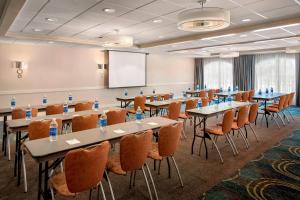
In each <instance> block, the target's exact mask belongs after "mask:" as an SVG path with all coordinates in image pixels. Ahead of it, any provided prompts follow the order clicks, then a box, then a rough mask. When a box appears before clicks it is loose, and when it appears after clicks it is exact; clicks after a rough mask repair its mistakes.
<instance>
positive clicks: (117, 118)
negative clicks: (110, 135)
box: [106, 109, 127, 125]
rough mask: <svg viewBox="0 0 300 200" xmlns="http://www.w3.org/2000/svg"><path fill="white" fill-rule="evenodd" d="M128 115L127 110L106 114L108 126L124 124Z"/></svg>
mask: <svg viewBox="0 0 300 200" xmlns="http://www.w3.org/2000/svg"><path fill="white" fill-rule="evenodd" d="M126 113H127V111H126V110H125V109H120V110H110V111H108V112H107V113H106V116H107V125H113V124H119V123H124V122H125V120H126Z"/></svg>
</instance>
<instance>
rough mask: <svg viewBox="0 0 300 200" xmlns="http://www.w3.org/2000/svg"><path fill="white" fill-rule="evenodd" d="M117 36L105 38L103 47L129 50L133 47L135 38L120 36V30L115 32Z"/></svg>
mask: <svg viewBox="0 0 300 200" xmlns="http://www.w3.org/2000/svg"><path fill="white" fill-rule="evenodd" d="M114 32H115V34H113V35H108V36H105V37H103V38H102V39H101V40H103V41H101V42H102V46H103V47H108V48H128V47H132V46H133V37H131V36H127V35H119V30H115V31H114Z"/></svg>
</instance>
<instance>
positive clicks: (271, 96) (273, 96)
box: [252, 93, 286, 128]
mask: <svg viewBox="0 0 300 200" xmlns="http://www.w3.org/2000/svg"><path fill="white" fill-rule="evenodd" d="M284 95H286V94H285V93H273V94H272V93H269V94H266V93H262V94H258V93H256V94H255V95H254V96H253V97H252V98H253V99H254V100H256V101H263V102H264V116H265V119H266V124H267V128H268V127H269V121H268V117H267V115H270V113H269V112H268V111H267V102H268V101H271V100H274V99H277V98H280V97H281V96H284Z"/></svg>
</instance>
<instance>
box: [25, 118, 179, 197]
mask: <svg viewBox="0 0 300 200" xmlns="http://www.w3.org/2000/svg"><path fill="white" fill-rule="evenodd" d="M176 123H178V122H177V121H175V120H170V119H166V118H162V117H153V118H146V119H143V120H142V121H141V123H137V122H136V121H129V122H125V123H120V124H115V125H111V126H107V127H105V128H103V129H102V128H96V129H89V130H85V131H79V132H74V133H68V134H65V135H59V136H58V137H57V141H54V142H50V140H49V138H43V139H37V140H32V141H26V142H25V143H24V145H25V148H26V149H27V150H28V152H29V154H30V155H31V157H32V158H33V159H34V160H35V161H36V162H38V163H39V175H38V176H39V181H38V199H40V198H41V195H42V193H43V196H44V199H45V200H47V199H49V193H48V192H47V191H48V178H49V177H48V172H49V170H51V168H53V167H55V166H54V165H50V166H49V161H51V160H56V161H54V163H55V164H57V163H58V162H59V161H61V159H62V158H63V157H64V156H65V154H66V153H67V152H68V151H70V150H74V149H78V148H84V147H89V146H92V145H96V144H99V143H101V142H103V141H107V140H108V141H110V140H115V139H118V138H121V137H123V136H125V135H129V134H138V133H141V132H143V131H146V130H149V129H152V130H157V129H159V128H160V127H162V126H167V125H172V124H176ZM118 129H121V130H123V131H124V132H123V133H116V132H115V131H116V130H118ZM72 139H77V140H78V141H80V143H78V144H75V145H69V144H68V143H67V142H66V141H68V140H72ZM57 161H58V162H57ZM43 165H44V166H43ZM43 173H44V183H43V184H44V189H43V190H44V191H46V192H42V179H43Z"/></svg>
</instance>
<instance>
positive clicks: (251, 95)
mask: <svg viewBox="0 0 300 200" xmlns="http://www.w3.org/2000/svg"><path fill="white" fill-rule="evenodd" d="M254 95H255V90H250V91H249V99H248V101H249V102H255V101H254V100H253V96H254Z"/></svg>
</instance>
